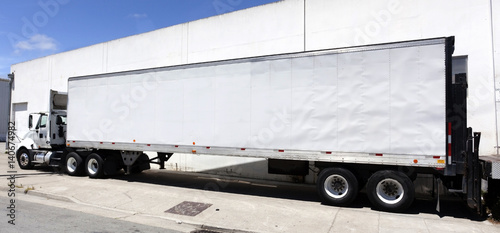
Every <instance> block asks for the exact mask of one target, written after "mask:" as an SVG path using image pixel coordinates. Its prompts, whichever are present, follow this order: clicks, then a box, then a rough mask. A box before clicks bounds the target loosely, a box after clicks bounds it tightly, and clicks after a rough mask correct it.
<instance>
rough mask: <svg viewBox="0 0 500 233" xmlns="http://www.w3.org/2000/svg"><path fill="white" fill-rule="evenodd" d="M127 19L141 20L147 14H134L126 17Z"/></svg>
mask: <svg viewBox="0 0 500 233" xmlns="http://www.w3.org/2000/svg"><path fill="white" fill-rule="evenodd" d="M128 17H130V18H134V19H143V18H147V17H148V15H147V14H138V13H135V14H130V15H128Z"/></svg>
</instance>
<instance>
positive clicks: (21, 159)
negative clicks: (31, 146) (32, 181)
mask: <svg viewBox="0 0 500 233" xmlns="http://www.w3.org/2000/svg"><path fill="white" fill-rule="evenodd" d="M17 163H18V164H19V167H20V168H21V169H30V168H33V163H32V162H31V156H30V151H29V150H27V149H25V148H22V149H19V150H18V151H17Z"/></svg>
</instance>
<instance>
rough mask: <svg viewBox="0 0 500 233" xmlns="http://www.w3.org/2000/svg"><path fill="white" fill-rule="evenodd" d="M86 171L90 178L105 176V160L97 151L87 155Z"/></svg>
mask: <svg viewBox="0 0 500 233" xmlns="http://www.w3.org/2000/svg"><path fill="white" fill-rule="evenodd" d="M85 172H86V173H87V175H88V176H89V177H90V178H101V177H103V176H104V160H103V159H102V158H101V156H99V155H98V154H96V153H92V154H90V155H89V156H87V159H86V160H85Z"/></svg>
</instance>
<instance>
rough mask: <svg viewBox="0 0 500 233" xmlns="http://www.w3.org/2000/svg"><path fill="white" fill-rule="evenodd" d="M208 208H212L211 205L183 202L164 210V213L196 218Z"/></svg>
mask: <svg viewBox="0 0 500 233" xmlns="http://www.w3.org/2000/svg"><path fill="white" fill-rule="evenodd" d="M210 206H212V204H208V203H200V202H191V201H183V202H181V203H180V204H178V205H176V206H174V207H172V208H170V209H168V210H166V211H165V213H171V214H179V215H186V216H196V215H198V214H199V213H201V212H203V211H204V210H206V209H207V208H208V207H210Z"/></svg>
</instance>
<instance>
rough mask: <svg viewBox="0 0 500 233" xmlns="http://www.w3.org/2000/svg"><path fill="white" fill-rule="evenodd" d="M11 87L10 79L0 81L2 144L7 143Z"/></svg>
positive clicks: (0, 138) (0, 131)
mask: <svg viewBox="0 0 500 233" xmlns="http://www.w3.org/2000/svg"><path fill="white" fill-rule="evenodd" d="M9 86H10V85H9V80H8V79H0V142H5V141H6V139H7V128H8V125H9V113H8V112H9V94H10V90H9V88H10V87H9ZM1 149H3V148H1Z"/></svg>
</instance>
